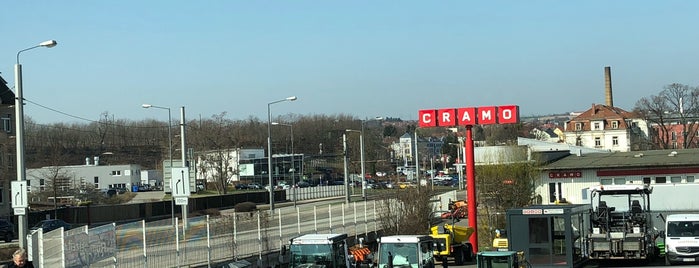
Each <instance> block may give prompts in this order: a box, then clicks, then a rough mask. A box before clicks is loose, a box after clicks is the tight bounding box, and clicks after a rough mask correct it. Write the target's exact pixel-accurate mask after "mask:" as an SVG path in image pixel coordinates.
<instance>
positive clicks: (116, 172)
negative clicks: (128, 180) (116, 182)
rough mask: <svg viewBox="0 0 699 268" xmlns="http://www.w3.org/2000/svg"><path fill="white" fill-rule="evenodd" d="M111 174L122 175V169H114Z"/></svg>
mask: <svg viewBox="0 0 699 268" xmlns="http://www.w3.org/2000/svg"><path fill="white" fill-rule="evenodd" d="M109 175H112V176H121V170H112V172H110V173H109Z"/></svg>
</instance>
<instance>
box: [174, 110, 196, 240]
mask: <svg viewBox="0 0 699 268" xmlns="http://www.w3.org/2000/svg"><path fill="white" fill-rule="evenodd" d="M185 132H186V131H185V120H184V106H182V107H180V144H181V148H180V149H182V150H181V153H182V167H187V166H188V165H187V153H186V152H187V144H186V142H185V140H186V139H185ZM171 159H172V158H171ZM187 175H189V174H187ZM189 179H190V181H189V182H188V183H190V184H191V179H192V178H189ZM196 185H197V184H196V181H195V183H194V187H195V188H194V189H196ZM190 190H191V189H190ZM187 214H188V208H187V204H184V205H182V226H183V227H184V228H185V229H186V228H187Z"/></svg>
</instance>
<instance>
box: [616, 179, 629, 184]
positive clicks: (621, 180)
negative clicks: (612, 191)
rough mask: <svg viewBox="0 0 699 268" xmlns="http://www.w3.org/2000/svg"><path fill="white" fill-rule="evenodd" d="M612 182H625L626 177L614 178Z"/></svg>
mask: <svg viewBox="0 0 699 268" xmlns="http://www.w3.org/2000/svg"><path fill="white" fill-rule="evenodd" d="M614 184H617V185H619V184H626V178H614Z"/></svg>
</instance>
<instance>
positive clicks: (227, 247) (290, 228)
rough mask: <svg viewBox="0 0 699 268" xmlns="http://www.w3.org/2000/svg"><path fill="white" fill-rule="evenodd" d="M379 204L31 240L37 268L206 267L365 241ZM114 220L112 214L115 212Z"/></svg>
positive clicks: (80, 231)
mask: <svg viewBox="0 0 699 268" xmlns="http://www.w3.org/2000/svg"><path fill="white" fill-rule="evenodd" d="M377 209H378V208H377V202H376V201H370V202H355V203H349V204H344V203H343V204H328V205H312V204H304V205H298V206H296V207H293V206H290V207H282V208H277V209H275V210H274V211H269V210H267V211H256V212H234V211H230V212H227V211H223V212H222V215H220V216H201V217H195V218H189V219H188V220H187V222H186V223H185V222H182V221H180V220H179V219H178V220H177V221H176V224H175V225H174V226H173V224H172V221H171V220H170V219H166V220H160V221H155V222H145V221H137V222H131V223H127V224H120V225H116V224H108V225H103V226H99V227H95V228H89V229H88V228H87V227H81V228H76V229H71V230H67V231H64V230H63V229H57V230H54V231H51V232H47V233H43V232H42V231H41V230H39V231H36V232H34V233H32V234H30V235H29V236H28V237H29V238H28V241H29V242H28V245H29V251H30V260H32V262H33V263H34V265H35V266H36V267H200V266H201V267H206V266H210V265H213V264H216V263H221V262H224V261H236V260H240V259H249V258H250V257H255V256H256V257H257V258H258V259H259V261H260V262H261V263H274V262H276V259H274V260H269V258H270V257H269V256H267V253H269V252H275V251H279V249H280V248H281V246H282V245H284V244H287V243H288V241H289V239H291V238H293V237H295V236H298V235H300V234H308V233H347V234H348V235H350V236H366V235H367V234H368V233H370V232H376V231H377V230H378V229H379V228H380V226H379V223H378V221H377V220H376V219H377V218H378V217H377V215H378V214H379V213H380V212H378V211H377ZM115 213H117V212H115Z"/></svg>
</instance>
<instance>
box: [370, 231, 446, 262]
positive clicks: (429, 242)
mask: <svg viewBox="0 0 699 268" xmlns="http://www.w3.org/2000/svg"><path fill="white" fill-rule="evenodd" d="M433 243H434V242H433V239H432V237H431V236H429V235H392V236H384V237H381V238H380V239H379V248H378V250H377V254H376V256H375V257H376V265H377V267H378V268H403V267H405V268H434V266H435V261H434V255H433V254H432V252H433Z"/></svg>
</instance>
